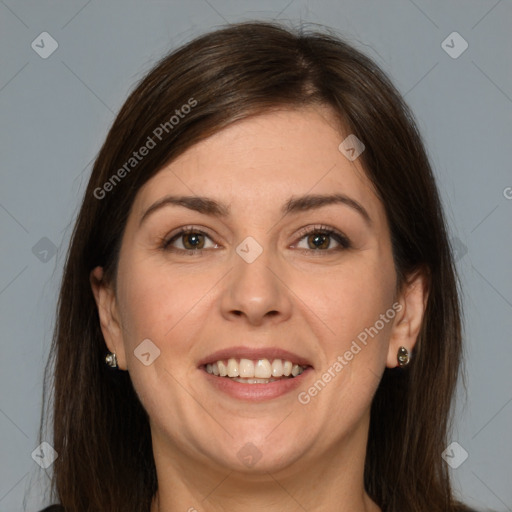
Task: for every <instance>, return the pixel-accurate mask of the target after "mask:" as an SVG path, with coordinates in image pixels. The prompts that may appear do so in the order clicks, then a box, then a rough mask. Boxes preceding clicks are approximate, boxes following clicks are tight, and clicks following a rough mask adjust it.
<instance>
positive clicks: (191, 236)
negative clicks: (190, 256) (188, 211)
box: [181, 233, 204, 249]
mask: <svg viewBox="0 0 512 512" xmlns="http://www.w3.org/2000/svg"><path fill="white" fill-rule="evenodd" d="M181 239H182V243H183V247H185V249H202V248H203V247H204V235H203V234H201V233H186V234H184V235H182V236H181Z"/></svg>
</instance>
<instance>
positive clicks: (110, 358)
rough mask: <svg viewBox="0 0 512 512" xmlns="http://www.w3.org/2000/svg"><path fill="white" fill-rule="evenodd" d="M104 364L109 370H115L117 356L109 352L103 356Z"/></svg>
mask: <svg viewBox="0 0 512 512" xmlns="http://www.w3.org/2000/svg"><path fill="white" fill-rule="evenodd" d="M105 363H107V365H108V366H110V368H117V356H116V354H115V353H114V352H109V353H108V354H107V355H106V356H105Z"/></svg>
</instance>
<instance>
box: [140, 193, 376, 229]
mask: <svg viewBox="0 0 512 512" xmlns="http://www.w3.org/2000/svg"><path fill="white" fill-rule="evenodd" d="M331 204H344V205H346V206H349V207H350V208H352V209H353V210H355V211H356V212H357V213H359V214H360V215H361V216H362V217H363V219H364V221H365V222H366V224H368V225H369V226H371V225H372V219H371V217H370V215H369V214H368V212H367V211H366V209H365V208H364V207H363V205H362V204H361V203H359V202H357V201H356V200H355V199H352V198H351V197H349V196H347V195H345V194H328V195H321V194H308V195H305V196H300V197H292V198H290V199H289V200H288V201H286V202H285V204H284V206H283V207H282V208H281V213H282V215H283V216H285V215H288V214H290V213H297V212H304V211H308V210H315V209H318V208H322V207H323V206H328V205H331ZM165 206H182V207H184V208H188V209H189V210H193V211H195V212H199V213H202V214H205V215H210V216H213V217H219V218H225V217H228V216H229V215H230V207H229V206H228V205H226V204H222V203H219V202H218V201H215V200H213V199H210V198H208V197H202V196H170V195H168V196H165V197H162V198H161V199H159V200H158V201H156V202H155V203H153V204H152V205H151V206H150V207H149V208H148V209H147V210H146V211H145V212H144V213H143V215H142V217H141V219H140V222H139V226H140V225H141V224H142V223H143V222H144V220H146V219H147V218H148V217H149V216H150V215H151V214H152V213H154V212H155V211H157V210H159V209H161V208H163V207H165Z"/></svg>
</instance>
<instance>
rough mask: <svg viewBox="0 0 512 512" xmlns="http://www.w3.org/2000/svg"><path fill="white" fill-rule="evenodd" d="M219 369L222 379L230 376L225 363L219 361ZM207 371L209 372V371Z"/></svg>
mask: <svg viewBox="0 0 512 512" xmlns="http://www.w3.org/2000/svg"><path fill="white" fill-rule="evenodd" d="M207 366H208V365H207ZM217 367H218V369H219V375H220V376H221V377H226V375H227V374H228V367H227V366H226V365H225V364H224V361H217ZM206 371H208V369H207V370H206Z"/></svg>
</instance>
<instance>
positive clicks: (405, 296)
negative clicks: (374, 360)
mask: <svg viewBox="0 0 512 512" xmlns="http://www.w3.org/2000/svg"><path fill="white" fill-rule="evenodd" d="M428 282H429V273H428V269H426V268H421V269H420V270H418V271H416V272H415V273H413V274H412V275H411V276H409V277H408V278H407V279H406V282H405V283H404V284H403V286H402V289H401V291H400V294H399V297H398V300H397V302H398V304H397V306H396V311H397V314H396V316H395V320H394V322H393V328H392V330H391V337H390V341H389V348H388V357H387V363H386V366H387V367H388V368H394V367H396V366H398V360H397V354H398V349H399V348H400V347H405V348H406V349H407V350H408V351H409V353H411V352H412V349H413V348H414V346H415V344H416V341H417V338H418V335H419V333H420V330H421V326H422V323H423V316H424V314H425V309H426V307H427V300H428ZM393 307H394V308H395V306H393Z"/></svg>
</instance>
